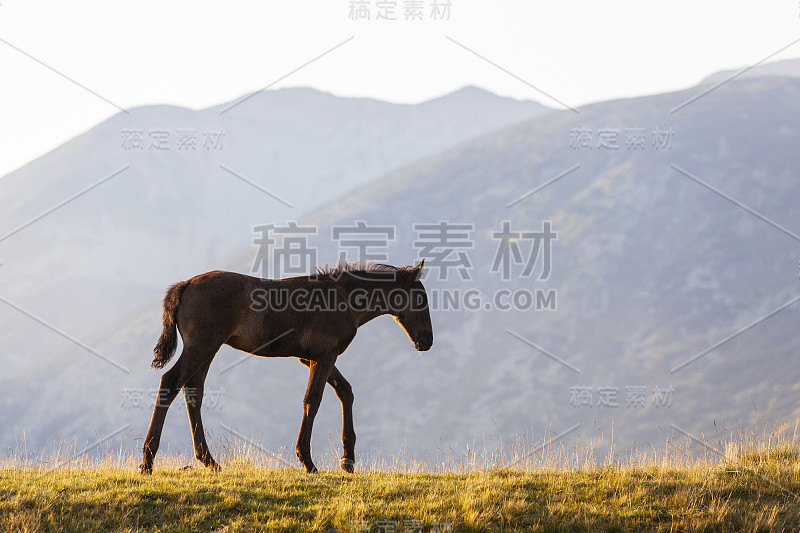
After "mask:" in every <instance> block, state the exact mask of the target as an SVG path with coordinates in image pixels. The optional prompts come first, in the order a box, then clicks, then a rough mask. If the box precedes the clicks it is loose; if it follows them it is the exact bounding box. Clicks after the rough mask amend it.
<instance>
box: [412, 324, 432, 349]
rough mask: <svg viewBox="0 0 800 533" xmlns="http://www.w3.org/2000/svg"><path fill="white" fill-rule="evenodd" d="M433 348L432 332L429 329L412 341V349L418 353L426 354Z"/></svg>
mask: <svg viewBox="0 0 800 533" xmlns="http://www.w3.org/2000/svg"><path fill="white" fill-rule="evenodd" d="M431 346H433V332H432V331H431V330H429V329H426V330H423V331H420V332H419V333H418V334H417V339H416V340H415V341H414V347H415V348H416V349H417V350H418V351H420V352H426V351H428V350H430V349H431Z"/></svg>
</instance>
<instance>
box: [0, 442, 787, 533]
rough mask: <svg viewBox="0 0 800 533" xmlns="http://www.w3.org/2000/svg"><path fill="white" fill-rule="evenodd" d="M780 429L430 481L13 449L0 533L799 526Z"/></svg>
mask: <svg viewBox="0 0 800 533" xmlns="http://www.w3.org/2000/svg"><path fill="white" fill-rule="evenodd" d="M785 429H786V428H782V429H780V430H779V429H773V430H770V431H766V430H763V431H761V432H760V433H757V432H754V431H747V430H743V429H738V430H737V431H731V432H729V435H728V437H727V438H726V439H721V440H718V441H716V442H710V441H706V440H704V439H702V438H700V437H694V438H690V437H686V438H681V439H677V438H674V439H670V440H668V441H667V442H666V444H665V446H663V447H660V448H655V447H647V448H645V449H643V450H635V451H633V452H631V453H630V454H629V456H628V457H625V458H620V457H618V456H616V455H615V454H613V453H612V452H611V451H607V452H605V453H601V452H600V450H599V449H598V447H597V446H593V445H591V443H590V444H588V445H581V443H580V441H579V440H572V441H566V439H564V440H562V441H558V442H552V439H550V441H546V440H542V441H540V442H538V443H527V442H526V443H524V444H519V443H518V444H517V445H516V446H515V447H512V448H511V449H510V450H505V451H502V450H504V449H503V448H502V447H499V448H498V450H500V451H492V452H491V453H487V454H479V453H475V452H474V448H473V449H472V450H469V451H467V452H465V453H463V454H462V461H461V462H460V463H458V462H457V461H456V460H455V458H454V457H450V459H449V460H448V461H444V462H443V463H442V464H440V465H437V466H436V467H435V469H434V470H435V471H434V472H431V471H425V470H426V468H425V467H424V465H422V464H421V463H418V462H411V463H408V462H405V463H404V462H403V461H402V460H399V459H398V458H396V457H393V458H388V459H379V458H372V459H362V461H361V464H360V465H359V467H360V472H359V473H356V474H355V475H348V474H345V473H344V472H339V471H338V470H335V469H334V467H335V466H336V462H337V461H336V457H335V456H334V455H333V454H329V455H331V456H330V457H326V458H321V459H322V460H321V462H320V465H321V466H322V467H323V471H322V473H321V474H320V475H318V476H310V475H307V474H305V473H304V472H302V471H301V470H300V469H299V468H296V467H295V466H294V463H292V462H289V463H288V465H291V467H290V466H287V461H288V459H287V457H288V454H284V455H271V454H269V453H264V452H261V451H259V449H258V445H257V444H248V443H246V442H243V441H241V440H231V441H229V442H227V443H225V445H224V446H223V449H221V450H219V456H220V460H221V463H222V464H223V468H224V469H223V471H222V472H221V473H215V472H209V471H206V470H205V469H203V468H202V467H200V466H199V463H197V462H196V461H194V460H193V459H192V458H191V457H187V456H185V455H166V454H163V455H161V454H160V455H159V456H158V458H157V462H156V465H155V466H156V468H155V473H154V474H153V475H152V476H140V475H139V474H138V473H136V471H135V467H136V463H137V459H138V458H137V457H133V456H131V455H130V454H122V453H116V454H115V453H111V452H110V451H108V450H106V452H105V453H103V454H101V455H100V456H99V457H97V456H95V457H94V458H90V457H88V454H84V455H77V456H76V453H75V452H76V450H69V449H67V450H58V449H53V450H51V451H52V452H53V453H52V455H51V457H50V458H49V459H47V460H42V459H41V458H40V459H39V460H38V461H39V462H36V461H34V460H32V459H26V456H25V453H24V451H23V450H18V451H16V452H15V453H10V452H7V453H6V456H5V457H4V458H3V459H2V468H0V531H4V532H5V531H28V532H38V531H76V532H78V531H80V532H84V531H164V532H167V531H170V532H171V531H220V532H222V531H229V532H234V531H330V530H335V531H448V530H449V531H665V532H666V531H790V530H798V529H800V496H799V494H800V462H798V458H800V445H799V444H800V443H798V439H797V434H796V432H795V433H793V434H790V435H787V434H786V431H785ZM681 437H683V436H681ZM250 442H252V441H250ZM77 451H78V452H80V451H82V450H81V449H78V450H77ZM59 455H60V457H57V456H59ZM187 464H191V465H193V467H192V468H190V469H184V468H183V467H184V466H185V465H187ZM427 470H430V468H428V469H427Z"/></svg>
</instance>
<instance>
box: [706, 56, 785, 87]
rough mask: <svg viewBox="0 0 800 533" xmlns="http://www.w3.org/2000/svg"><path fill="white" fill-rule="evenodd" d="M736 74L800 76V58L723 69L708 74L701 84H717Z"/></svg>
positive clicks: (758, 76)
mask: <svg viewBox="0 0 800 533" xmlns="http://www.w3.org/2000/svg"><path fill="white" fill-rule="evenodd" d="M734 76H735V77H737V78H771V77H777V78H800V58H797V59H783V60H781V61H773V62H772V63H764V64H761V65H757V66H755V67H749V66H748V67H742V68H741V69H732V70H723V71H720V72H717V73H715V74H712V75H711V76H708V77H707V78H705V79H704V80H703V81H702V82H700V84H701V85H710V84H716V83H720V82H723V81H724V80H727V79H728V78H731V77H734Z"/></svg>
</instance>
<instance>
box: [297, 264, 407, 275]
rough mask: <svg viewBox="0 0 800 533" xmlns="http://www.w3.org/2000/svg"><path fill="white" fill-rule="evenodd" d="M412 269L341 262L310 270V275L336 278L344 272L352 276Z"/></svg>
mask: <svg viewBox="0 0 800 533" xmlns="http://www.w3.org/2000/svg"><path fill="white" fill-rule="evenodd" d="M413 269H414V266H413V265H406V266H399V267H397V266H393V265H387V264H384V263H373V262H371V261H350V262H344V261H342V262H339V264H337V265H334V266H331V265H328V264H326V265H325V266H324V267H314V268H312V269H311V275H312V276H332V277H336V276H339V275H341V274H342V273H344V272H350V273H353V274H363V273H369V272H411V271H412V270H413Z"/></svg>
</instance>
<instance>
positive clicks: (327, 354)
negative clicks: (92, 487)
mask: <svg viewBox="0 0 800 533" xmlns="http://www.w3.org/2000/svg"><path fill="white" fill-rule="evenodd" d="M424 263H425V261H424V259H423V260H422V261H420V262H419V263H418V264H417V265H415V266H403V267H394V266H391V265H383V264H366V263H343V264H339V265H337V266H336V267H326V268H322V269H314V270H313V271H312V273H311V274H309V275H307V276H297V277H290V278H282V279H265V278H258V277H253V276H248V275H244V274H238V273H235V272H226V271H219V270H217V271H213V272H207V273H205V274H200V275H198V276H195V277H193V278H191V279H189V280H186V281H181V282H179V283H176V284H175V285H172V286H171V287H170V288H169V289H168V290H167V293H166V295H165V297H164V303H163V316H162V326H163V329H162V332H161V336H160V337H159V339H158V343H157V344H156V347H155V349H154V350H153V355H154V358H153V362H152V365H151V366H152V367H153V368H154V369H156V370H158V369H162V368H164V366H166V364H167V363H168V362H169V361H170V359H171V358H172V357H173V356H174V354H175V352H176V350H177V345H178V339H177V333H180V335H181V338H182V340H183V350H182V352H181V355H180V357H179V358H178V361H177V362H176V363H175V364H174V365H173V366H172V368H170V369H169V370H167V371H166V372H165V373H164V374H163V376H162V377H161V383H160V386H159V392H158V396H157V400H156V402H155V407H154V409H153V416H152V419H151V420H150V427H149V429H148V431H147V436H146V437H145V440H144V447H143V457H142V463H141V464H140V465H139V472H140V473H142V474H152V472H153V460H154V458H155V455H156V452H157V451H158V447H159V443H160V441H161V431H162V429H163V427H164V419H165V417H166V415H167V410H168V409H169V406H170V404H171V403H172V401H173V400H174V399H175V397H176V396H177V395H178V393H179V392H180V390H181V389H183V393H184V398H185V400H186V407H187V411H188V415H189V424H190V426H191V431H192V441H193V444H194V452H195V457H196V458H197V459H198V460H199V461H200V462H202V463H203V465H205V466H206V467H207V468H209V469H212V470H220V466H219V465H218V464H217V462H216V461H215V460H214V459H213V457H212V456H211V452H210V450H209V447H208V444H207V443H206V437H205V433H204V431H203V421H202V419H201V417H200V409H201V406H202V400H203V386H204V383H205V379H206V375H207V374H208V369H209V367H210V366H211V362H212V360H213V359H214V356H215V355H216V353H217V351H218V350H219V349H220V347H222V345H223V344H227V345H228V346H231V347H233V348H236V349H237V350H242V351H244V352H248V353H250V354H253V355H256V356H260V357H297V358H298V359H299V360H300V362H301V363H302V364H303V365H305V366H307V367H308V369H309V371H308V386H307V387H306V393H305V396H304V397H303V417H302V421H301V424H300V433H299V435H298V437H297V445H296V453H297V458H298V459H299V460H300V463H301V464H302V466H303V467H305V470H306V472H308V473H312V474H313V473H317V472H318V470H317V467H316V466H314V462H313V461H312V460H311V430H312V427H313V424H314V417H315V416H316V414H317V410H318V409H319V404H320V401H321V400H322V394H323V391H324V388H325V384H326V383H328V384H329V385H330V386H331V387H332V388H333V390H334V391H335V392H336V395H337V397H338V398H339V401H340V402H341V404H342V445H343V448H344V453H343V455H342V458H341V460H340V463H339V464H340V466H341V468H342V469H343V470H345V471H346V472H349V473H353V472H354V471H355V444H356V433H355V429H354V428H353V399H354V396H353V389H352V387H351V386H350V383H348V381H347V380H346V379H345V378H344V376H342V374H341V372H339V370H338V369H337V368H336V364H335V363H336V360H337V358H338V356H339V355H341V354H342V353H343V352H344V351H345V349H347V346H348V345H349V344H350V342H351V341H352V340H353V338H354V337H355V335H356V331H357V330H358V328H359V327H360V326H362V325H364V324H366V323H367V322H369V321H370V320H372V319H373V318H376V317H378V316H381V315H386V314H388V315H391V316H392V317H394V319H395V320H396V321H397V322H398V323H399V324H400V326H401V327H402V328H403V330H404V331H405V332H406V334H407V335H408V337H409V339H411V341H412V343H413V344H414V347H415V348H416V349H417V350H418V351H427V350H429V349H430V348H431V346H432V345H433V328H432V326H431V318H430V313H429V309H428V298H427V294H426V292H425V288H424V287H423V285H422V282H421V281H420V276H421V274H422V268H423V265H424Z"/></svg>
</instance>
